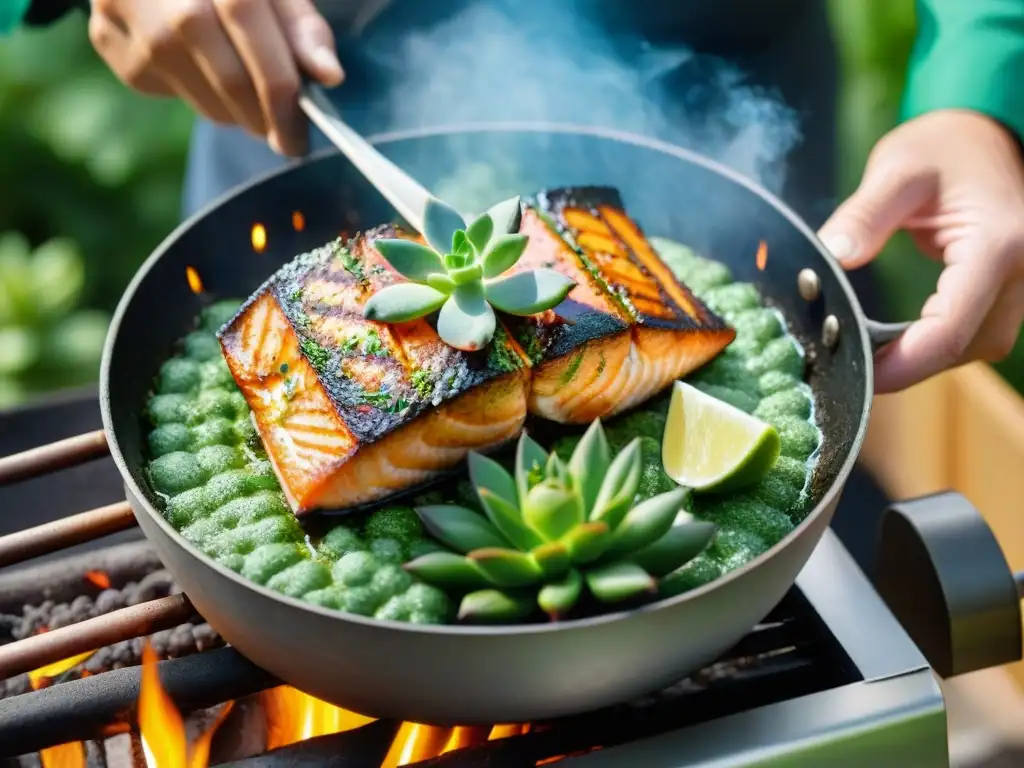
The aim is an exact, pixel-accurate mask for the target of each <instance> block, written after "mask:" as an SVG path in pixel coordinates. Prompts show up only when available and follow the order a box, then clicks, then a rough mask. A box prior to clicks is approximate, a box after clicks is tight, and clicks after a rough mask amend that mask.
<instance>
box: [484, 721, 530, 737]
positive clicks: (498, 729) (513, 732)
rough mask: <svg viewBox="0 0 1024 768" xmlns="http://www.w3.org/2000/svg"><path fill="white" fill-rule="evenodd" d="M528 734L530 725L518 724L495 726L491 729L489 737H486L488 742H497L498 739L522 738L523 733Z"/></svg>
mask: <svg viewBox="0 0 1024 768" xmlns="http://www.w3.org/2000/svg"><path fill="white" fill-rule="evenodd" d="M529 732H530V724H529V723H527V724H526V725H520V724H518V723H516V724H513V725H496V726H494V727H493V728H491V735H490V736H488V737H487V738H488V740H489V741H497V740H498V739H508V738H511V737H512V736H522V735H523V734H524V733H529Z"/></svg>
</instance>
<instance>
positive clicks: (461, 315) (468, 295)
mask: <svg viewBox="0 0 1024 768" xmlns="http://www.w3.org/2000/svg"><path fill="white" fill-rule="evenodd" d="M521 215H522V210H521V208H520V203H519V198H518V197H513V198H511V199H509V200H505V201H504V202H502V203H499V204H498V205H496V206H494V207H493V208H491V209H490V210H489V211H487V212H485V213H482V214H481V215H480V216H478V217H477V218H475V219H474V220H473V221H472V222H469V223H467V222H466V220H465V219H463V218H462V215H461V214H459V213H458V211H456V210H455V209H454V208H452V207H450V206H448V205H447V204H445V203H443V202H441V201H440V200H437V199H434V198H431V199H430V200H429V201H428V203H427V206H426V210H425V211H424V215H423V238H424V239H425V240H426V245H423V244H421V243H418V242H415V241H413V240H404V239H387V238H382V239H379V240H377V241H376V242H375V245H376V247H377V249H378V250H379V251H380V253H381V255H382V256H384V258H385V259H387V261H388V263H390V264H391V266H392V267H394V268H395V270H397V271H398V272H399V273H400V274H402V275H403V276H404V277H405V278H406V279H408V280H409V282H407V283H399V284H397V285H391V286H388V287H387V288H384V289H383V290H381V291H379V292H378V293H376V294H375V295H374V296H372V297H371V298H370V300H369V301H368V302H367V303H366V306H365V308H364V311H363V314H364V315H365V316H366V317H367V318H368V319H370V320H377V321H379V322H384V323H401V322H406V321H408V320H413V319H415V318H417V317H423V316H425V315H428V314H430V313H432V312H435V311H438V310H440V312H439V314H438V317H437V333H438V336H440V337H441V339H442V340H443V341H444V342H445V343H446V344H449V345H451V346H453V347H455V348H456V349H461V350H465V351H473V350H477V349H481V348H482V347H484V346H485V345H486V344H487V343H488V342H490V340H491V338H492V337H493V336H494V331H495V328H496V325H497V321H496V318H495V315H494V310H498V311H500V312H507V313H508V314H511V315H532V314H534V313H537V312H543V311H544V310H546V309H551V308H552V307H555V306H557V305H558V304H560V303H561V302H562V300H563V299H565V297H566V296H567V295H568V293H569V291H570V290H572V288H573V286H575V283H574V282H573V281H572V280H570V279H569V278H567V277H565V276H564V275H562V274H561V273H560V272H556V271H555V270H553V269H547V268H542V269H534V270H527V271H521V272H517V273H516V274H514V275H508V276H504V277H503V276H502V275H503V273H505V272H507V271H508V270H509V269H511V268H512V267H513V266H515V263H516V262H517V261H519V257H520V256H522V255H523V251H524V250H525V249H526V243H527V240H528V238H527V236H526V235H521V234H519V233H518V230H519V221H520V217H521Z"/></svg>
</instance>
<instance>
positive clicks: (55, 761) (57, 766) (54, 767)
mask: <svg viewBox="0 0 1024 768" xmlns="http://www.w3.org/2000/svg"><path fill="white" fill-rule="evenodd" d="M39 762H40V763H42V764H43V768H85V766H86V764H87V763H86V759H85V744H83V743H82V742H80V741H71V742H68V743H67V744H60V745H58V746H56V747H47V748H46V749H42V750H40V751H39Z"/></svg>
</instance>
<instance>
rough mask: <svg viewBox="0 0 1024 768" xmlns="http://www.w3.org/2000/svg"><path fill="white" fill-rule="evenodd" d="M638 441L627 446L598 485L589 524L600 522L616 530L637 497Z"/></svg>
mask: <svg viewBox="0 0 1024 768" xmlns="http://www.w3.org/2000/svg"><path fill="white" fill-rule="evenodd" d="M641 469H642V467H641V464H640V439H639V438H636V439H633V440H631V441H630V442H629V445H627V446H626V447H625V448H623V449H622V451H620V452H619V455H618V456H616V457H615V458H614V459H613V460H612V463H611V465H610V466H609V467H608V474H607V475H605V478H604V482H603V483H601V490H600V491H598V492H597V500H596V501H595V502H594V507H593V510H592V511H591V513H590V519H591V520H603V521H604V522H606V523H608V527H609V528H610V529H612V530H615V528H617V527H618V525H619V523H620V522H622V518H623V517H625V515H626V513H627V512H628V511H629V509H630V507H632V506H633V499H634V498H635V497H636V491H637V488H639V487H640V474H641Z"/></svg>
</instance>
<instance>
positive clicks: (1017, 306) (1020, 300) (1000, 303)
mask: <svg viewBox="0 0 1024 768" xmlns="http://www.w3.org/2000/svg"><path fill="white" fill-rule="evenodd" d="M1022 322H1024V281H1022V280H1011V281H1009V282H1006V283H1005V287H1004V288H1003V290H1002V291H1001V292H1000V294H999V296H998V297H997V298H996V301H995V303H994V304H993V306H992V310H991V311H990V312H989V313H988V316H987V317H986V318H985V320H984V321H983V322H982V324H981V328H979V329H978V334H977V335H976V336H975V337H974V340H973V341H972V342H971V343H970V344H969V345H968V347H967V355H966V359H965V360H964V361H963V362H970V361H972V360H985V361H986V362H989V363H997V362H999V361H1000V360H1004V359H1006V356H1007V355H1009V354H1010V352H1011V351H1012V350H1013V347H1014V345H1015V344H1016V343H1017V337H1018V336H1020V329H1021V323H1022Z"/></svg>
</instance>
